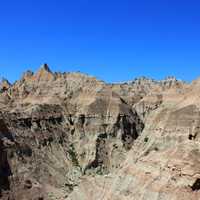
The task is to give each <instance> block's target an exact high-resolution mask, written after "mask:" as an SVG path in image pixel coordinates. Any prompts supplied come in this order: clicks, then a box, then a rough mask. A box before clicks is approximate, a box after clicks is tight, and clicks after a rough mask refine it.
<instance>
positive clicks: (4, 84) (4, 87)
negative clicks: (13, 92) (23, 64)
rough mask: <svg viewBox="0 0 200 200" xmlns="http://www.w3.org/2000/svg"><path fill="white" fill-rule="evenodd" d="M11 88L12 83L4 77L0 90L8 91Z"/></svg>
mask: <svg viewBox="0 0 200 200" xmlns="http://www.w3.org/2000/svg"><path fill="white" fill-rule="evenodd" d="M10 86H11V83H10V82H9V81H8V80H7V79H6V78H3V77H2V79H1V82H0V89H1V90H8V89H9V88H10Z"/></svg>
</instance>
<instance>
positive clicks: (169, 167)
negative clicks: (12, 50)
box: [0, 64, 200, 200]
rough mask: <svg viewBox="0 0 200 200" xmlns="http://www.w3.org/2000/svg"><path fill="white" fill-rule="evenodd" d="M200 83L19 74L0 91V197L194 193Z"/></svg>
mask: <svg viewBox="0 0 200 200" xmlns="http://www.w3.org/2000/svg"><path fill="white" fill-rule="evenodd" d="M2 88H3V87H2ZM199 88H200V87H199V81H198V80H197V81H194V82H193V83H192V84H186V83H184V82H182V81H179V80H176V79H175V78H173V77H168V78H167V79H165V80H163V81H155V80H152V79H148V78H145V77H142V78H139V79H136V80H134V81H130V82H126V83H120V84H106V83H105V82H103V81H99V80H97V79H96V78H94V77H90V76H87V75H84V74H81V73H54V72H52V71H51V70H50V69H49V67H48V65H47V64H44V65H43V66H41V68H40V69H39V70H38V71H37V72H36V73H33V72H31V71H27V72H26V73H24V75H23V76H22V78H21V79H20V80H19V81H16V82H15V83H14V84H13V85H11V84H8V85H7V86H6V88H4V89H1V91H0V108H1V120H0V125H1V126H0V158H1V159H0V192H1V199H3V200H4V199H8V198H9V199H15V200H21V199H26V200H29V199H34V200H42V199H45V200H46V199H59V200H61V199H66V200H89V199H91V200H97V199H98V200H101V199H106V200H111V199H112V200H119V199H120V200H123V199H124V200H128V199H131V200H132V199H136V200H140V199H143V200H178V199H181V200H190V199H191V200H193V199H198V198H200V193H199V191H200V187H199V179H200V177H199V174H200V172H199V167H200V166H199V151H200V147H199V138H200V134H199V127H200V110H199V108H200V106H199V95H198V92H199Z"/></svg>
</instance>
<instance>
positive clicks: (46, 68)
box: [40, 63, 52, 73]
mask: <svg viewBox="0 0 200 200" xmlns="http://www.w3.org/2000/svg"><path fill="white" fill-rule="evenodd" d="M40 70H45V71H47V72H49V73H52V71H51V70H50V68H49V66H48V64H47V63H44V64H43V65H42V66H41V67H40Z"/></svg>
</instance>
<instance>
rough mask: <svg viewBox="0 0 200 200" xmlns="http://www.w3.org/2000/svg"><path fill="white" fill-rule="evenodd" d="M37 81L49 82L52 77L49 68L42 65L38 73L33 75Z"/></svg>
mask: <svg viewBox="0 0 200 200" xmlns="http://www.w3.org/2000/svg"><path fill="white" fill-rule="evenodd" d="M35 77H36V79H37V80H47V81H48V80H51V79H52V78H53V77H54V74H53V73H52V71H51V70H50V68H49V66H48V65H47V64H46V63H45V64H43V65H42V66H41V67H40V69H39V70H38V72H37V73H36V74H35Z"/></svg>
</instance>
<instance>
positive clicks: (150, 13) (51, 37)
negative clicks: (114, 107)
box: [0, 0, 200, 82]
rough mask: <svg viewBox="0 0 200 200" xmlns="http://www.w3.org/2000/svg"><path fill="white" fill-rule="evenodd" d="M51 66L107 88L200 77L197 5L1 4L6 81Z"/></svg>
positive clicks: (146, 0)
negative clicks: (133, 82) (145, 80)
mask: <svg viewBox="0 0 200 200" xmlns="http://www.w3.org/2000/svg"><path fill="white" fill-rule="evenodd" d="M45 62H46V63H48V64H49V66H50V68H51V69H52V71H81V72H85V73H88V74H91V75H94V76H97V77H98V78H100V79H103V80H105V81H108V82H116V81H124V80H131V79H133V78H135V77H137V76H141V75H144V76H150V77H152V78H155V79H161V78H164V77H165V76H168V75H174V76H176V77H177V78H180V79H184V80H188V81H189V80H192V79H195V78H197V77H198V76H200V1H198V0H190V1H188V0H187V1H186V0H137V1H136V0H17V1H16V0H2V1H1V4H0V76H4V77H6V78H8V79H9V80H10V81H14V80H16V79H18V78H19V77H20V76H21V74H22V72H24V71H25V70H27V69H31V70H33V71H35V70H37V69H38V67H39V66H40V65H41V64H42V63H45Z"/></svg>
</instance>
